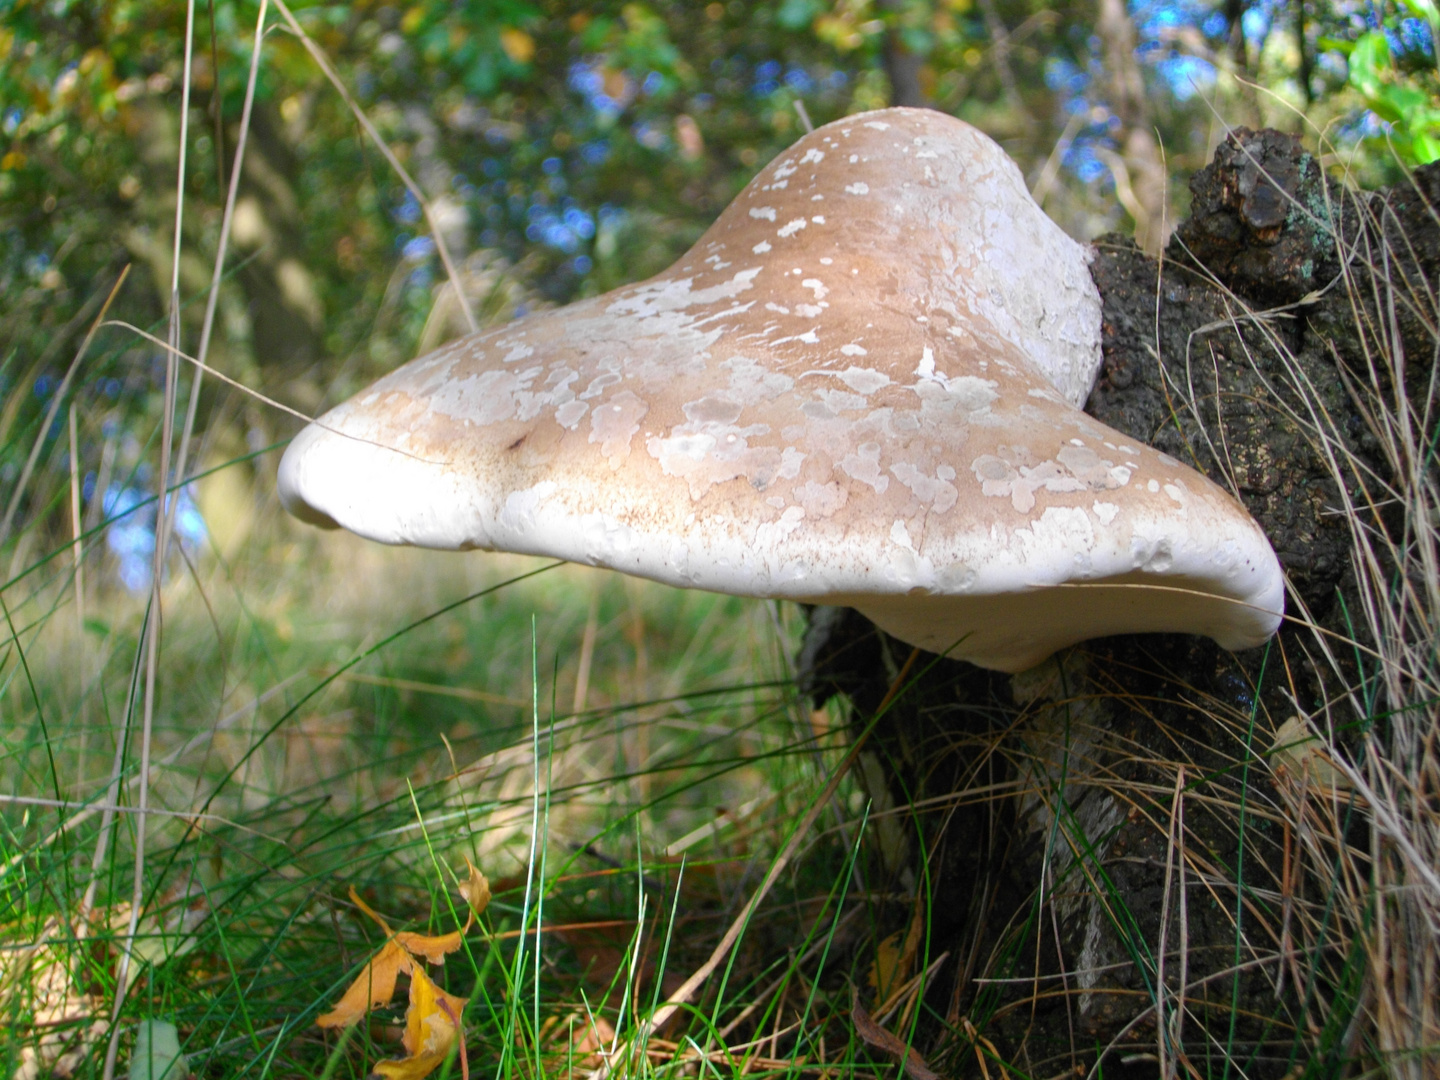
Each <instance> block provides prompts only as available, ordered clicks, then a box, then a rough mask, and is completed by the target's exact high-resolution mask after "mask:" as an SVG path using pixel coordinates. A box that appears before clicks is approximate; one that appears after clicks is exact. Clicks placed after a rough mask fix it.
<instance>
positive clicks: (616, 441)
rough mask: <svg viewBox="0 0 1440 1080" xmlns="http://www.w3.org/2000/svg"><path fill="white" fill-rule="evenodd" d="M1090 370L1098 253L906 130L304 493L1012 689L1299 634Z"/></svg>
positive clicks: (962, 145) (458, 541)
mask: <svg viewBox="0 0 1440 1080" xmlns="http://www.w3.org/2000/svg"><path fill="white" fill-rule="evenodd" d="M1099 343H1100V298H1099V294H1098V292H1097V291H1096V289H1095V286H1094V284H1093V282H1092V281H1091V279H1090V275H1089V271H1088V267H1087V254H1086V252H1085V249H1084V248H1082V247H1081V246H1080V245H1078V244H1076V243H1075V242H1074V241H1072V240H1071V239H1070V238H1069V237H1067V236H1066V235H1065V234H1064V233H1063V232H1062V231H1061V230H1060V229H1059V228H1058V227H1057V226H1055V225H1054V223H1053V222H1051V221H1050V220H1049V218H1047V217H1046V216H1045V214H1044V213H1043V211H1041V210H1040V208H1039V207H1038V206H1036V204H1035V203H1034V201H1033V200H1032V199H1031V198H1030V196H1029V193H1028V192H1027V191H1026V188H1025V185H1024V181H1023V178H1022V177H1021V175H1020V173H1019V170H1018V169H1017V168H1016V166H1015V165H1014V163H1013V162H1012V161H1011V160H1010V159H1009V158H1008V157H1007V156H1006V155H1005V154H1004V152H1003V151H1002V150H1001V149H1000V148H999V147H998V146H996V145H995V143H994V142H992V141H991V140H990V139H988V138H987V137H986V136H984V135H983V134H981V133H980V132H978V131H976V130H975V129H974V128H971V127H969V126H968V125H966V124H964V123H962V122H961V121H958V120H955V119H953V118H951V117H947V116H945V115H943V114H941V113H937V112H933V111H929V110H918V109H887V110H883V111H881V112H875V113H867V114H862V115H859V116H853V117H849V118H847V119H845V120H841V121H837V122H835V123H833V124H828V125H826V126H825V127H823V128H820V129H818V130H816V131H814V132H812V133H811V134H809V135H807V136H805V137H804V138H803V139H801V140H800V141H799V142H798V143H796V145H795V146H793V147H792V148H791V149H790V150H789V151H787V152H786V153H784V154H782V155H781V156H780V157H779V158H778V159H777V160H776V161H774V162H772V163H771V164H770V165H769V166H767V167H766V168H765V169H764V170H763V171H762V172H761V174H760V175H759V176H758V177H757V178H756V179H755V180H754V181H753V182H752V183H751V184H750V185H749V186H748V187H747V188H746V189H745V191H743V192H742V193H741V194H740V196H739V197H738V198H737V199H736V200H735V201H734V203H732V204H731V206H730V207H729V208H728V209H727V210H726V211H725V213H724V214H723V215H722V216H721V218H720V219H719V220H718V221H717V222H716V223H715V225H714V226H713V227H712V228H711V229H710V230H709V231H708V232H707V233H706V234H705V235H704V236H703V237H701V239H700V240H699V242H698V243H696V245H695V246H694V247H693V248H692V249H691V250H690V252H689V253H687V254H686V255H685V256H684V257H683V258H682V259H680V260H679V262H677V263H676V264H675V266H673V267H671V268H670V269H669V270H667V271H666V272H664V273H662V274H660V275H658V276H656V277H654V278H651V279H650V280H648V281H645V282H641V283H639V284H637V285H631V286H627V287H625V288H622V289H618V290H616V291H614V292H612V293H608V294H606V295H604V296H601V297H598V298H595V299H593V300H586V301H582V302H580V303H576V304H572V305H570V306H569V307H566V308H562V309H559V310H555V311H548V312H543V313H539V314H536V315H533V316H531V317H529V318H526V319H523V320H521V321H519V322H516V323H513V324H510V325H508V326H505V327H502V328H500V329H497V330H491V331H487V332H483V333H480V334H475V335H471V336H469V337H466V338H462V339H460V340H458V341H456V342H453V343H451V344H450V345H448V346H446V347H444V348H442V349H440V350H439V351H437V352H435V353H432V354H430V355H428V356H425V357H422V358H420V359H418V360H415V361H412V362H411V363H409V364H407V365H405V366H404V367H402V368H400V369H399V370H398V371H396V372H394V373H392V374H391V375H389V376H387V377H386V378H384V379H382V380H380V381H379V382H378V383H376V384H375V385H374V386H373V387H371V388H370V389H369V390H367V391H365V392H364V393H362V394H360V395H358V396H357V397H355V398H353V399H352V400H351V401H349V402H346V403H345V404H343V405H341V406H339V407H338V408H336V409H333V410H331V411H330V412H329V413H327V414H326V415H325V416H324V417H322V418H321V420H320V421H318V422H317V423H315V424H312V425H311V426H310V427H308V428H306V429H305V430H304V431H302V432H301V433H300V435H299V436H298V437H297V438H296V439H295V440H294V442H293V443H292V444H291V446H290V447H289V449H288V450H287V452H286V454H285V457H284V460H283V462H282V464H281V469H280V493H281V497H282V500H283V501H284V503H285V505H286V506H287V508H289V509H290V510H291V511H292V512H293V513H295V514H297V516H300V517H301V518H303V519H305V520H308V521H312V522H315V523H317V524H324V525H332V526H333V525H338V526H343V527H344V528H346V529H349V530H351V531H353V532H356V533H358V534H360V535H362V536H366V537H369V538H371V539H374V540H380V541H383V542H386V543H402V544H419V545H423V546H427V547H438V548H456V549H464V548H486V549H495V550H504V551H513V552H520V553H526V554H536V555H550V556H556V557H559V558H564V559H569V560H571V561H574V562H581V563H587V564H590V565H595V566H604V567H609V568H612V569H616V570H621V571H624V572H626V573H631V574H637V575H640V576H642V577H647V578H652V579H655V580H657V581H662V582H666V583H669V584H672V585H680V586H687V587H695V588H703V589H710V590H714V591H716V592H726V593H734V594H739V595H745V596H765V597H783V598H789V599H795V600H800V601H806V602H812V603H830V604H848V605H851V606H854V607H857V608H859V609H860V610H861V611H862V612H864V613H865V614H867V615H869V616H870V617H871V618H872V619H874V620H875V621H876V622H877V623H878V624H879V625H880V626H881V627H882V628H884V629H885V630H887V631H888V632H890V633H892V634H894V635H895V636H897V637H899V638H901V639H902V640H905V641H907V642H911V643H913V644H916V645H920V646H922V647H924V648H927V649H931V650H933V651H937V652H949V654H950V655H952V656H957V657H960V658H964V659H967V660H971V661H973V662H974V663H977V664H979V665H981V666H985V667H992V668H998V669H1001V670H1007V671H1015V670H1020V669H1023V668H1025V667H1029V666H1031V665H1033V664H1034V663H1036V662H1038V661H1040V660H1042V659H1044V658H1045V657H1046V656H1048V655H1049V654H1050V653H1052V652H1053V651H1055V650H1056V649H1058V648H1061V647H1063V646H1065V645H1069V644H1073V643H1075V642H1078V641H1082V640H1085V639H1087V638H1091V637H1097V636H1102V635H1107V634H1113V633H1122V632H1146V631H1184V632H1189V633H1198V634H1205V635H1208V636H1210V637H1212V638H1214V639H1216V640H1217V641H1218V642H1219V643H1220V644H1221V645H1223V646H1226V647H1228V648H1241V647H1247V646H1252V645H1257V644H1260V643H1261V642H1263V641H1264V640H1266V639H1267V638H1268V637H1269V636H1270V635H1271V634H1272V633H1273V632H1274V630H1275V629H1276V627H1277V626H1278V624H1279V619H1280V616H1281V612H1282V611H1283V576H1282V574H1281V571H1280V567H1279V564H1278V562H1277V560H1276V558H1275V555H1274V553H1273V551H1272V550H1271V548H1270V545H1269V543H1268V542H1267V541H1266V539H1265V537H1264V535H1263V534H1262V532H1261V530H1260V528H1259V526H1258V525H1256V524H1255V522H1254V521H1253V520H1252V519H1251V518H1250V517H1249V515H1248V514H1247V513H1246V512H1245V510H1244V509H1243V508H1242V507H1241V506H1240V504H1239V503H1237V502H1236V501H1235V500H1234V499H1232V498H1231V497H1230V496H1229V495H1227V494H1226V493H1225V492H1223V491H1221V490H1220V489H1219V488H1218V487H1216V486H1215V485H1214V484H1212V483H1211V482H1210V481H1208V480H1206V479H1205V478H1204V477H1202V476H1201V475H1200V474H1199V473H1196V472H1194V471H1193V470H1191V469H1188V468H1187V467H1185V466H1184V465H1182V464H1180V463H1179V462H1178V461H1175V460H1174V459H1173V458H1169V457H1167V456H1166V455H1164V454H1160V453H1158V452H1157V451H1155V450H1153V449H1150V448H1149V447H1146V446H1143V445H1141V444H1139V443H1137V442H1136V441H1135V440H1133V439H1129V438H1127V437H1125V436H1123V435H1120V434H1119V433H1118V432H1115V431H1113V430H1111V429H1110V428H1107V427H1105V426H1104V425H1102V424H1100V423H1099V422H1098V421H1096V420H1094V419H1092V418H1091V417H1089V416H1086V415H1085V414H1084V413H1082V412H1081V411H1080V410H1079V407H1078V406H1079V405H1080V404H1082V403H1083V401H1084V399H1085V397H1086V395H1087V394H1088V392H1089V389H1090V386H1091V384H1092V382H1093V380H1094V378H1095V375H1096V372H1097V371H1098V369H1099V365H1100V360H1101V357H1100V345H1099ZM1155 586H1159V587H1158V588H1156V587H1155ZM1084 588H1088V589H1093V590H1096V591H1094V592H1088V593H1087V592H1085V591H1082V590H1083V589H1084Z"/></svg>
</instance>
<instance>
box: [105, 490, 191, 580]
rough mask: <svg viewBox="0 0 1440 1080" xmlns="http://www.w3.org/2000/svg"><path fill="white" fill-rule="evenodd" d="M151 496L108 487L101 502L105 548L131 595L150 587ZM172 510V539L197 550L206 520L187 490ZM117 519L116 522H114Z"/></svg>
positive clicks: (152, 559)
mask: <svg viewBox="0 0 1440 1080" xmlns="http://www.w3.org/2000/svg"><path fill="white" fill-rule="evenodd" d="M148 499H151V496H150V493H149V492H145V491H141V490H140V489H139V488H134V487H128V486H125V485H121V484H111V485H110V487H109V489H108V490H107V491H106V492H105V500H104V502H103V503H102V506H103V509H104V512H105V518H106V520H111V521H113V524H112V525H111V526H110V527H109V528H108V529H106V530H105V546H106V547H108V548H109V549H110V553H111V554H112V555H114V556H115V559H116V563H117V564H118V566H117V569H118V573H119V576H120V582H121V584H123V585H124V586H125V587H126V588H127V589H129V590H130V591H131V592H144V591H145V590H146V589H148V588H150V569H151V567H152V566H153V565H154V562H155V503H154V502H153V501H150V502H148V503H147V502H146V500H148ZM172 510H173V512H174V515H175V520H174V524H173V526H172V528H171V534H170V535H171V540H172V542H174V543H178V544H180V545H182V546H183V547H184V548H185V550H186V551H193V550H195V549H196V548H198V547H199V546H200V545H201V544H202V543H203V542H204V541H205V539H206V538H207V537H208V536H209V531H208V530H207V529H206V528H205V518H204V516H203V515H202V514H201V513H200V508H199V507H197V506H196V505H195V500H194V499H193V498H191V495H190V489H189V488H188V487H185V488H182V489H181V490H180V494H179V497H178V498H177V499H176V500H175V502H174V505H173V507H172ZM117 519H118V520H117Z"/></svg>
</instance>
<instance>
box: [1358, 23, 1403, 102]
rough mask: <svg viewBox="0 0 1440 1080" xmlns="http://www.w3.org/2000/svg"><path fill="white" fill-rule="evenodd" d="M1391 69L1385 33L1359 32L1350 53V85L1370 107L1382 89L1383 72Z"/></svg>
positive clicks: (1388, 46) (1375, 31) (1392, 67)
mask: <svg viewBox="0 0 1440 1080" xmlns="http://www.w3.org/2000/svg"><path fill="white" fill-rule="evenodd" d="M1393 70H1394V65H1393V63H1392V61H1391V59H1390V43H1389V42H1388V41H1386V40H1385V35H1384V34H1382V33H1381V32H1380V31H1378V30H1371V31H1369V32H1368V33H1365V34H1361V35H1360V39H1359V40H1358V41H1356V42H1355V48H1354V49H1353V50H1352V51H1351V53H1350V85H1351V86H1353V87H1354V88H1355V89H1356V90H1358V91H1360V93H1361V94H1362V95H1363V96H1364V97H1365V99H1366V100H1367V101H1369V102H1370V103H1371V105H1370V107H1371V108H1372V109H1375V105H1374V102H1375V101H1376V100H1377V99H1378V98H1379V97H1380V95H1381V93H1382V92H1383V90H1384V83H1383V82H1382V77H1383V75H1384V73H1386V72H1387V71H1393ZM1375 111H1376V112H1377V113H1378V112H1380V110H1379V109H1375ZM1381 115H1382V116H1383V115H1384V114H1383V113H1382V114H1381ZM1385 119H1387V120H1395V119H1398V117H1394V116H1386V117H1385Z"/></svg>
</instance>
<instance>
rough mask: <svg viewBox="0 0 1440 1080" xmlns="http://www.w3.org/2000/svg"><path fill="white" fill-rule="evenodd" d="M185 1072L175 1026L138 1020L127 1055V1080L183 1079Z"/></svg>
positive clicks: (187, 1071) (166, 1022)
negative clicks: (129, 1051) (133, 1046)
mask: <svg viewBox="0 0 1440 1080" xmlns="http://www.w3.org/2000/svg"><path fill="white" fill-rule="evenodd" d="M189 1073H190V1066H189V1065H188V1064H187V1063H186V1061H185V1055H184V1054H182V1053H181V1052H180V1032H179V1030H178V1029H177V1028H176V1027H175V1025H174V1024H172V1023H170V1021H168V1020H141V1021H140V1023H139V1025H138V1026H137V1027H136V1028H135V1049H134V1050H133V1051H132V1052H131V1054H130V1080H183V1077H185V1076H187V1075H189Z"/></svg>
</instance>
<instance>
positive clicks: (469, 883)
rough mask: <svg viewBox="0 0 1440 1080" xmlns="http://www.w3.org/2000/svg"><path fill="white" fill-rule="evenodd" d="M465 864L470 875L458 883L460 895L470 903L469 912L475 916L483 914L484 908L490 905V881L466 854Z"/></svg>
mask: <svg viewBox="0 0 1440 1080" xmlns="http://www.w3.org/2000/svg"><path fill="white" fill-rule="evenodd" d="M465 865H466V866H468V867H469V868H470V877H469V878H467V879H466V880H465V881H462V882H461V883H460V895H461V896H463V897H464V898H465V902H466V903H467V904H469V905H470V913H471V914H472V915H474V916H475V917H476V918H479V917H480V916H481V915H483V914H485V909H486V908H487V907H489V906H490V882H489V881H488V880H486V877H485V875H484V874H482V873H481V872H480V871H479V870H478V869H476V867H475V864H474V863H472V862H471V861H470V859H469V857H468V856H467V857H466V859H465Z"/></svg>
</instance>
